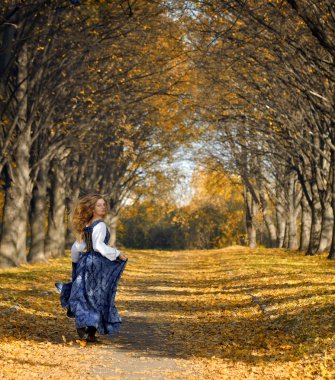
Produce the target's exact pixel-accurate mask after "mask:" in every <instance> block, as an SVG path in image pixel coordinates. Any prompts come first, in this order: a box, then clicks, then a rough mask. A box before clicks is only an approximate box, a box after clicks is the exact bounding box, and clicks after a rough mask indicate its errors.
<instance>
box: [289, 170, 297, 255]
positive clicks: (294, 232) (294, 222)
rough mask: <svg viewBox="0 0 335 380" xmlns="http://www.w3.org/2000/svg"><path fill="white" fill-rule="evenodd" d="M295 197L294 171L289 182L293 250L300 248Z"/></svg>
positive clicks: (290, 247)
mask: <svg viewBox="0 0 335 380" xmlns="http://www.w3.org/2000/svg"><path fill="white" fill-rule="evenodd" d="M295 197H296V189H295V177H294V173H293V172H291V173H290V176H289V183H288V234H289V235H288V248H289V249H291V250H295V249H297V248H298V228H297V218H296V207H295Z"/></svg>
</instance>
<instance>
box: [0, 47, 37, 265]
mask: <svg viewBox="0 0 335 380" xmlns="http://www.w3.org/2000/svg"><path fill="white" fill-rule="evenodd" d="M27 62H28V56H27V46H26V44H24V45H23V46H22V48H21V50H20V53H19V57H18V76H17V82H18V83H19V88H18V90H17V92H16V98H17V102H18V104H17V110H18V111H17V112H18V129H19V133H18V137H17V139H18V145H17V149H16V151H15V153H14V157H13V160H11V162H10V165H11V167H10V168H9V166H8V165H7V169H6V173H7V175H6V185H5V187H6V189H5V191H6V193H5V204H4V210H3V225H2V236H1V246H0V267H9V266H17V265H20V264H23V263H25V262H26V255H27V253H26V247H27V246H26V240H27V222H28V208H29V203H30V197H31V192H32V183H31V180H30V168H29V155H30V147H31V128H30V124H29V123H27V88H28V84H27V75H28V73H27Z"/></svg>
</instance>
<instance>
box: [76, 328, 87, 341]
mask: <svg viewBox="0 0 335 380" xmlns="http://www.w3.org/2000/svg"><path fill="white" fill-rule="evenodd" d="M77 333H78V335H79V338H80V339H87V338H88V332H87V327H79V328H78V329H77Z"/></svg>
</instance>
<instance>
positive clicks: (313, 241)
mask: <svg viewBox="0 0 335 380" xmlns="http://www.w3.org/2000/svg"><path fill="white" fill-rule="evenodd" d="M311 212H312V226H311V235H310V241H309V245H308V249H307V252H306V255H308V256H312V255H315V254H316V252H317V250H318V247H319V242H320V235H321V215H322V210H321V202H320V198H319V194H318V190H317V185H316V183H313V185H312V210H311Z"/></svg>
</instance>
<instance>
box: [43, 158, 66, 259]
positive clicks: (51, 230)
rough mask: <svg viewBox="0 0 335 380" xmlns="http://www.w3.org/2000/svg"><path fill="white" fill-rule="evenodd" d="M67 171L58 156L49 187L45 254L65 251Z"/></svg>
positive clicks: (61, 253)
mask: <svg viewBox="0 0 335 380" xmlns="http://www.w3.org/2000/svg"><path fill="white" fill-rule="evenodd" d="M64 184H65V172H64V161H63V160H62V159H59V158H56V159H54V160H53V162H52V169H51V180H50V189H49V197H50V198H49V199H50V207H49V215H48V231H47V237H46V242H45V256H46V258H50V257H59V256H62V255H63V254H64V251H65V233H66V225H65V208H66V207H65V187H64Z"/></svg>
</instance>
